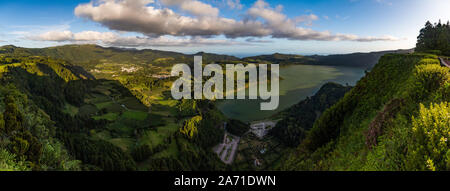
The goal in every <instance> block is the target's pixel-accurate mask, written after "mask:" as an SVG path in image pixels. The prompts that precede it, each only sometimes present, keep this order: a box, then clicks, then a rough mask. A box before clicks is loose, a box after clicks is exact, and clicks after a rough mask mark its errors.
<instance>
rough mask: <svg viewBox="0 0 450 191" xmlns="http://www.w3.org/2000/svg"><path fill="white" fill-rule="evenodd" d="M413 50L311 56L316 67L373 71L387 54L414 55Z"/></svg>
mask: <svg viewBox="0 0 450 191" xmlns="http://www.w3.org/2000/svg"><path fill="white" fill-rule="evenodd" d="M412 52H414V50H413V49H407V50H390V51H381V52H369V53H353V54H336V55H329V56H309V58H310V59H312V60H313V61H312V62H311V63H312V64H314V65H327V66H347V67H358V68H364V69H368V70H370V69H372V68H373V67H374V66H375V65H376V64H377V63H378V60H380V58H381V57H382V56H383V55H385V54H391V53H398V54H403V53H412Z"/></svg>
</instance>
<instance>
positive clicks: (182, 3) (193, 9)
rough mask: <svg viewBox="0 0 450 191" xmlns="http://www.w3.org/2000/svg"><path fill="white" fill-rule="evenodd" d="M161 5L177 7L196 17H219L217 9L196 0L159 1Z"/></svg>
mask: <svg viewBox="0 0 450 191" xmlns="http://www.w3.org/2000/svg"><path fill="white" fill-rule="evenodd" d="M161 3H162V4H164V5H168V6H177V7H179V8H180V9H182V10H184V11H187V12H188V13H190V14H192V15H196V16H212V17H217V16H218V15H219V9H218V8H215V7H213V6H211V5H209V4H206V3H203V2H201V1H197V0H161Z"/></svg>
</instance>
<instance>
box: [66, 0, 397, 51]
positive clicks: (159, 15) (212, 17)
mask: <svg viewBox="0 0 450 191" xmlns="http://www.w3.org/2000/svg"><path fill="white" fill-rule="evenodd" d="M160 2H161V3H162V4H163V5H165V6H168V7H162V8H159V7H158V6H157V4H156V3H155V2H154V1H152V0H99V1H95V2H90V3H86V4H80V5H78V6H77V7H76V8H75V14H76V15H77V16H79V17H82V18H85V19H88V20H92V21H94V22H98V23H100V24H102V25H103V26H106V27H107V28H109V29H111V30H116V31H126V32H138V33H142V34H144V35H146V36H148V37H159V36H165V35H170V36H182V37H186V36H188V37H203V38H205V37H206V38H208V37H213V36H219V35H224V36H226V37H228V38H238V37H249V38H251V37H252V38H254V37H272V38H284V39H290V40H319V41H339V40H345V41H358V42H368V41H391V40H395V39H396V38H391V37H389V38H387V37H358V36H356V35H352V34H332V33H331V32H329V31H316V30H313V29H310V28H303V27H298V26H297V25H298V24H299V23H303V24H304V25H306V26H311V24H312V22H313V21H316V20H318V19H319V18H318V17H317V16H316V15H314V14H309V15H303V16H299V17H296V18H294V19H290V18H288V17H287V16H286V15H285V14H283V13H282V10H283V6H281V5H278V6H276V7H274V8H273V7H271V6H270V5H269V4H268V3H267V2H265V1H264V0H258V1H256V2H255V3H254V4H253V5H252V6H251V7H250V8H248V9H247V10H246V13H245V16H244V19H242V20H235V19H230V18H225V17H220V16H219V11H218V9H217V8H215V7H213V6H211V5H209V4H206V3H203V2H201V1H198V0H160ZM235 2H237V1H235ZM170 7H177V8H179V9H181V10H183V11H186V12H188V13H189V14H191V16H186V15H180V14H178V13H176V12H175V11H174V10H172V9H170ZM191 39H195V38H191Z"/></svg>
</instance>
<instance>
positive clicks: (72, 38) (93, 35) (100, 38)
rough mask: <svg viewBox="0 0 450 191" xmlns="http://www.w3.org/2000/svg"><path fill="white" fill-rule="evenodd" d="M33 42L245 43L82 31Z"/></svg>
mask: <svg viewBox="0 0 450 191" xmlns="http://www.w3.org/2000/svg"><path fill="white" fill-rule="evenodd" d="M27 38H28V39H30V40H35V41H54V42H71V43H81V44H83V43H100V44H103V45H108V46H120V47H151V46H155V47H163V46H206V45H241V44H245V43H241V42H236V41H230V40H214V39H205V38H201V37H193V38H168V37H165V36H160V37H156V38H150V37H140V36H120V35H118V34H117V33H113V32H97V31H83V32H79V33H72V32H70V31H49V32H46V33H43V34H39V35H35V36H28V37H27Z"/></svg>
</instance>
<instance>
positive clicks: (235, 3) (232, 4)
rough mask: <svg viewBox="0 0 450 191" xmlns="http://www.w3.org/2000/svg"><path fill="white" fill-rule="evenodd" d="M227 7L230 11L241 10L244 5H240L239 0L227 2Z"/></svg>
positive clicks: (228, 0)
mask: <svg viewBox="0 0 450 191" xmlns="http://www.w3.org/2000/svg"><path fill="white" fill-rule="evenodd" d="M227 5H228V7H230V8H231V9H238V10H241V9H242V8H244V5H242V4H241V1H240V0H227Z"/></svg>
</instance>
